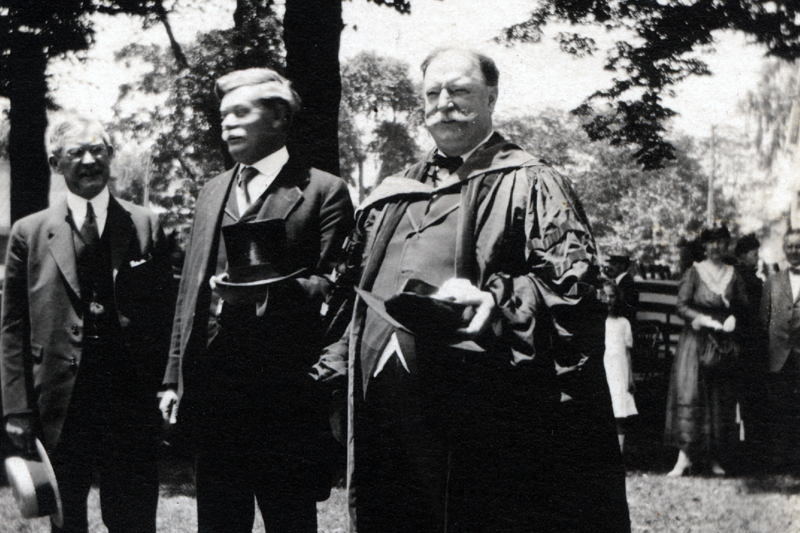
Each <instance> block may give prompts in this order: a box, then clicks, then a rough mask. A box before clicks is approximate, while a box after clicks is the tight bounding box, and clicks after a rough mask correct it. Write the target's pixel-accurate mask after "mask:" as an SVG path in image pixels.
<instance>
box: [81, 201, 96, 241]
mask: <svg viewBox="0 0 800 533" xmlns="http://www.w3.org/2000/svg"><path fill="white" fill-rule="evenodd" d="M81 238H82V239H83V243H84V244H85V245H86V247H87V248H94V247H95V246H96V245H97V243H98V242H99V241H100V231H98V229H97V216H96V215H95V214H94V209H93V208H92V202H86V218H84V219H83V225H82V226H81Z"/></svg>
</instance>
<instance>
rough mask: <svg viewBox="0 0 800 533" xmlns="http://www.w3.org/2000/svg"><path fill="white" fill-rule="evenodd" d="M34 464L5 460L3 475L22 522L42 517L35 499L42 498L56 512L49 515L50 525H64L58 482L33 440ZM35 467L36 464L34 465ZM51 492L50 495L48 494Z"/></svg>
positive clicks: (18, 460)
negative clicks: (5, 476) (48, 488)
mask: <svg viewBox="0 0 800 533" xmlns="http://www.w3.org/2000/svg"><path fill="white" fill-rule="evenodd" d="M36 451H37V453H38V455H39V458H38V460H36V459H26V458H23V457H19V456H16V455H12V456H9V457H7V458H6V460H5V466H6V475H7V477H8V482H9V484H10V485H11V489H12V492H13V493H14V499H15V500H16V501H17V506H18V507H19V510H20V513H21V514H22V516H23V518H38V517H40V516H45V515H44V514H42V513H41V509H40V507H39V504H40V500H39V496H40V495H42V496H44V495H45V494H46V498H47V500H51V504H50V507H52V503H55V507H56V511H55V512H53V513H51V514H50V517H51V518H52V520H53V523H54V524H55V525H56V526H58V527H61V526H63V525H64V507H63V505H62V503H61V493H60V492H59V490H58V481H57V480H56V474H55V471H54V470H53V465H52V464H51V463H50V458H49V457H48V456H47V452H46V451H45V449H44V446H43V445H42V442H41V441H40V440H39V439H36ZM37 463H39V464H37ZM46 485H49V486H50V490H48V491H46V492H45V493H42V492H41V487H44V486H46ZM49 492H52V494H49Z"/></svg>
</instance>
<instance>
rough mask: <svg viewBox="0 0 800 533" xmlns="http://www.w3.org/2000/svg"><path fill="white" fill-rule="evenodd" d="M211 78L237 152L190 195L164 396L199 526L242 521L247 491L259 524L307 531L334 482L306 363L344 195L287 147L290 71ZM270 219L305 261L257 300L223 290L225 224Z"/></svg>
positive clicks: (295, 256)
mask: <svg viewBox="0 0 800 533" xmlns="http://www.w3.org/2000/svg"><path fill="white" fill-rule="evenodd" d="M217 88H218V92H219V93H220V95H221V96H222V100H221V103H220V111H221V114H222V130H223V133H222V138H223V140H225V141H226V143H227V145H228V149H229V151H230V154H231V156H232V157H233V159H234V160H235V161H236V162H237V164H236V166H235V167H234V168H233V169H231V170H229V171H227V172H224V173H222V174H221V175H219V176H217V177H215V178H214V179H212V180H211V181H209V182H208V184H207V185H206V186H205V187H204V188H203V190H202V191H201V192H200V196H199V197H198V199H197V210H196V212H195V216H194V225H193V227H192V236H191V243H190V245H189V249H188V253H187V256H186V261H185V263H184V268H183V275H182V278H181V285H180V289H179V296H178V306H177V310H176V313H175V322H174V329H173V337H172V346H171V349H170V358H169V364H168V366H167V371H166V375H165V377H164V384H165V386H166V387H167V391H166V393H165V394H164V396H163V398H162V402H161V408H162V412H163V414H164V417H165V418H167V419H172V420H173V421H174V420H175V419H176V410H177V407H178V399H179V398H181V404H182V408H181V415H180V419H181V420H183V421H185V419H186V418H187V415H188V418H189V419H190V420H191V421H192V424H191V425H192V426H193V431H194V441H195V444H196V446H197V449H196V453H197V463H196V465H197V471H196V480H197V513H198V526H199V530H200V532H201V533H205V532H226V533H228V532H234V533H235V532H249V531H251V530H252V528H253V517H254V505H253V497H254V496H255V498H256V500H257V502H258V506H259V508H260V510H261V514H262V516H263V518H264V522H265V524H266V529H267V531H270V532H292V533H302V532H308V533H315V532H316V531H317V522H316V501H318V500H324V499H326V498H327V497H328V494H329V492H330V487H331V474H330V467H331V464H330V461H329V460H328V458H327V456H326V454H325V447H326V440H325V439H326V438H329V437H330V428H329V427H326V426H328V422H327V412H326V411H325V409H324V408H323V405H322V403H321V395H320V394H319V393H318V392H317V389H316V387H315V385H316V384H315V383H314V382H313V380H311V378H310V377H309V376H308V371H309V369H310V366H311V364H312V363H313V362H314V361H315V360H316V355H317V353H318V351H319V349H320V346H319V344H320V343H321V334H322V332H321V327H320V325H321V323H320V307H321V304H322V303H323V301H324V299H325V297H326V295H327V293H328V291H329V289H330V285H331V283H330V282H329V281H328V279H327V278H326V277H324V275H325V274H328V273H331V272H332V271H333V268H334V266H335V265H336V264H337V262H338V261H339V255H340V252H341V249H342V243H343V242H344V239H345V237H346V236H347V234H348V233H349V232H350V229H351V226H352V216H353V211H352V209H353V208H352V204H351V202H350V196H349V193H348V191H347V187H346V186H345V184H344V182H343V181H342V180H341V179H339V178H337V177H335V176H332V175H330V174H327V173H325V172H322V171H320V170H317V169H314V168H310V167H308V166H307V165H305V164H304V163H303V160H302V159H301V158H300V155H301V154H294V153H293V154H291V155H290V154H289V153H288V152H287V150H286V147H285V142H286V135H287V132H288V128H289V126H290V124H291V119H292V114H293V113H294V112H295V111H297V109H298V107H299V99H298V97H297V94H296V93H295V92H294V91H293V90H292V89H291V86H290V83H289V82H288V80H286V79H284V78H283V77H282V76H280V75H278V74H277V73H276V72H274V71H272V70H269V69H248V70H243V71H236V72H233V73H231V74H228V75H226V76H223V77H222V78H220V79H219V80H218V81H217ZM270 219H279V220H283V221H285V227H286V247H287V253H286V257H290V258H291V259H290V261H289V262H290V263H291V267H292V268H290V270H292V271H295V270H297V269H300V268H305V273H304V274H302V275H301V276H300V277H299V278H296V279H291V280H288V281H283V282H281V283H278V284H274V285H270V287H269V289H268V294H267V296H266V298H263V297H262V300H264V301H262V302H250V303H249V304H244V303H242V304H239V303H237V302H235V301H223V300H221V299H220V297H219V296H218V295H217V293H216V292H212V288H211V286H210V284H209V282H210V280H211V278H212V277H213V276H215V275H216V274H221V273H224V272H225V271H226V269H227V266H228V265H227V259H226V257H225V253H226V247H227V244H223V243H224V239H223V237H222V233H223V232H222V228H223V227H224V226H227V225H232V224H247V223H250V222H256V221H265V220H270ZM215 279H216V278H215ZM256 304H258V305H256ZM183 391H185V393H183ZM179 393H182V394H179ZM326 430H327V433H326Z"/></svg>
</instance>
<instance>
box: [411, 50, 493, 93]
mask: <svg viewBox="0 0 800 533" xmlns="http://www.w3.org/2000/svg"><path fill="white" fill-rule="evenodd" d="M445 52H460V53H462V54H466V55H468V56H470V57H472V59H474V60H475V62H476V63H477V64H478V67H479V68H480V69H481V74H483V81H485V82H486V85H487V86H489V87H497V83H498V81H499V80H500V71H499V70H497V65H495V64H494V60H493V59H492V58H491V57H489V56H486V55H483V54H481V53H479V52H475V51H474V50H463V49H461V48H449V47H446V48H437V49H436V50H434V51H433V52H431V53H430V54H428V57H426V58H425V60H424V61H423V62H422V65H421V66H420V68H421V69H422V75H423V76H425V71H427V70H428V65H430V64H431V61H433V60H434V59H436V58H437V57H439V56H440V55H442V54H443V53H445Z"/></svg>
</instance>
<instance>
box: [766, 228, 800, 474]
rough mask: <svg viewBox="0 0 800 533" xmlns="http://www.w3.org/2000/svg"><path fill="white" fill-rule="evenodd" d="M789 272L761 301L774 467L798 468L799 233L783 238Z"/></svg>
mask: <svg viewBox="0 0 800 533" xmlns="http://www.w3.org/2000/svg"><path fill="white" fill-rule="evenodd" d="M783 252H784V254H786V260H787V261H788V262H789V268H787V269H786V270H784V271H783V272H781V273H779V274H775V275H772V276H770V277H769V278H768V279H767V282H766V283H765V284H764V292H763V296H762V298H761V321H762V324H763V325H764V326H765V327H766V328H767V330H768V335H769V358H768V371H769V373H768V375H767V386H768V389H769V399H770V404H771V416H770V418H771V420H770V435H771V438H772V440H773V444H774V455H773V461H774V463H775V466H777V467H784V466H788V467H790V468H797V467H798V466H799V465H798V458H799V457H798V456H799V455H800V454H798V448H800V447H799V446H798V443H799V442H800V230H798V229H790V230H789V231H787V232H786V235H785V236H784V237H783Z"/></svg>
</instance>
